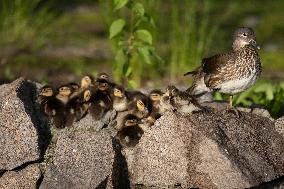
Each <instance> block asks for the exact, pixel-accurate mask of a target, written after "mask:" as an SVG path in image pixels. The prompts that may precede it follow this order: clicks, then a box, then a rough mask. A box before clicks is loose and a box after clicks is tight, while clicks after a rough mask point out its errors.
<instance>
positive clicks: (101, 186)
mask: <svg viewBox="0 0 284 189" xmlns="http://www.w3.org/2000/svg"><path fill="white" fill-rule="evenodd" d="M108 178H109V176H107V177H106V178H105V179H104V180H103V181H102V182H101V183H100V184H99V185H98V186H97V187H96V188H95V189H106V188H107V183H108Z"/></svg>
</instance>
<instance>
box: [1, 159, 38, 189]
mask: <svg viewBox="0 0 284 189" xmlns="http://www.w3.org/2000/svg"><path fill="white" fill-rule="evenodd" d="M40 177H41V171H40V169H39V166H38V164H31V165H28V166H27V167H25V168H23V169H21V170H18V171H7V172H5V173H4V174H3V175H2V176H1V177H0V188H7V189H10V188H11V189H12V188H15V189H16V188H27V189H28V188H36V187H37V182H38V180H39V179H40Z"/></svg>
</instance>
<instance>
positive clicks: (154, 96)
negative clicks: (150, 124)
mask: <svg viewBox="0 0 284 189" xmlns="http://www.w3.org/2000/svg"><path fill="white" fill-rule="evenodd" d="M163 94H164V93H163V92H162V91H161V90H157V89H156V90H152V91H151V92H150V94H149V98H150V100H151V102H152V106H153V109H152V111H153V112H157V113H160V114H163V113H164V112H165V111H166V110H165V109H164V108H163V106H161V98H162V96H163Z"/></svg>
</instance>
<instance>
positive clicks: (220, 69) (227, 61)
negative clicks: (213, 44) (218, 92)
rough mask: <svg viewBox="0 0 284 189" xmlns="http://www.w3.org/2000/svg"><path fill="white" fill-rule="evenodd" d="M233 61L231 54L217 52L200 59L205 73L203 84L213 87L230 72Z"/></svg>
mask: <svg viewBox="0 0 284 189" xmlns="http://www.w3.org/2000/svg"><path fill="white" fill-rule="evenodd" d="M233 63H234V55H233V54H218V55H215V56H212V57H209V58H204V59H203V60H202V71H203V72H204V73H205V78H204V81H205V85H206V86H207V87H209V88H211V89H214V88H215V87H216V86H217V85H218V84H220V83H221V82H223V81H224V80H225V79H226V77H227V75H228V74H229V73H230V71H229V70H230V69H231V67H232V64H233Z"/></svg>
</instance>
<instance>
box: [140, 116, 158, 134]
mask: <svg viewBox="0 0 284 189" xmlns="http://www.w3.org/2000/svg"><path fill="white" fill-rule="evenodd" d="M160 117H161V114H159V113H158V112H152V113H151V114H150V115H149V116H148V117H147V118H144V119H142V120H141V123H139V126H140V127H141V128H142V129H143V131H146V130H147V129H149V128H150V127H151V126H152V125H154V123H155V122H156V120H157V119H159V118H160Z"/></svg>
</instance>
